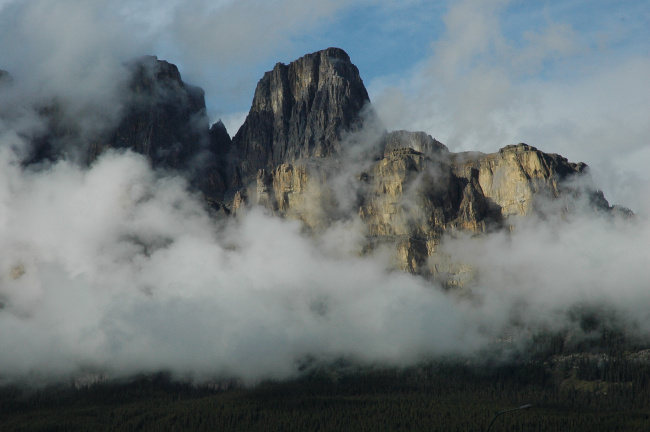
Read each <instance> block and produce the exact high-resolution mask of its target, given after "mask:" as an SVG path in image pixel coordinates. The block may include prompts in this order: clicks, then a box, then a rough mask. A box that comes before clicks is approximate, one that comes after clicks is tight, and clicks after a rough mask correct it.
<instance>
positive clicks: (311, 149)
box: [232, 48, 369, 183]
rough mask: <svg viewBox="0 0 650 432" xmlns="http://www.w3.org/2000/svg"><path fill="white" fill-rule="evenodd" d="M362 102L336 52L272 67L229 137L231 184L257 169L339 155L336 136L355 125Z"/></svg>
mask: <svg viewBox="0 0 650 432" xmlns="http://www.w3.org/2000/svg"><path fill="white" fill-rule="evenodd" d="M368 102H369V98H368V92H367V91H366V88H365V86H364V85H363V81H362V80H361V78H360V76H359V71H358V69H357V68H356V66H354V65H353V64H352V63H351V62H350V58H349V57H348V55H347V54H346V53H345V52H344V51H343V50H341V49H338V48H328V49H326V50H323V51H319V52H316V53H313V54H308V55H306V56H304V57H302V58H300V59H298V60H296V61H294V62H292V63H290V64H289V65H285V64H281V63H278V64H277V65H276V66H275V67H274V68H273V70H272V71H270V72H267V73H266V74H264V77H263V78H262V79H261V80H260V82H259V83H258V84H257V89H256V90H255V96H254V98H253V104H252V106H251V109H250V112H249V114H248V117H247V118H246V121H245V122H244V124H243V125H242V127H241V128H240V129H239V132H237V134H236V135H235V137H234V138H233V155H234V157H235V158H236V161H237V163H236V166H235V167H234V169H235V170H236V173H233V175H232V178H233V183H237V182H238V180H237V179H236V178H239V179H246V178H251V177H252V176H255V175H256V173H257V171H258V170H259V169H266V170H272V169H274V168H275V167H276V166H277V165H279V164H282V163H287V162H293V161H294V160H297V159H299V158H307V157H312V156H316V157H327V156H332V155H334V154H337V153H339V152H340V151H341V145H342V135H343V134H344V133H345V132H346V131H350V130H353V129H356V128H359V127H360V126H361V123H362V118H361V111H362V109H363V107H364V106H365V105H366V104H367V103H368ZM244 182H245V181H244Z"/></svg>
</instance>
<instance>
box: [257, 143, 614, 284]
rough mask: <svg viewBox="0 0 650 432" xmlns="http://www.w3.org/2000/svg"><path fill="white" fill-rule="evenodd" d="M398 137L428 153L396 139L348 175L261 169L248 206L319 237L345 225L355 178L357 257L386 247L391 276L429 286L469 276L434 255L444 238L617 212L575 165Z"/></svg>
mask: <svg viewBox="0 0 650 432" xmlns="http://www.w3.org/2000/svg"><path fill="white" fill-rule="evenodd" d="M389 136H390V134H389ZM398 136H400V137H407V138H408V139H411V138H412V137H414V136H415V137H417V138H418V139H417V140H414V141H412V142H414V143H415V145H414V146H419V147H418V148H420V149H422V150H426V152H427V153H426V154H425V153H423V152H421V151H417V150H415V149H413V148H410V147H406V146H405V144H404V143H408V142H409V141H408V140H407V139H406V138H401V141H399V142H397V143H396V144H391V145H390V146H388V145H387V146H386V149H385V152H384V157H383V158H381V159H379V160H378V161H376V162H374V163H372V164H371V165H369V169H367V170H366V171H363V172H359V173H354V176H350V173H345V169H344V168H343V167H341V166H340V165H333V164H334V162H333V161H332V160H331V158H324V159H317V160H301V161H299V162H297V163H293V164H281V165H279V166H278V167H276V169H274V170H271V171H267V170H264V169H263V170H260V171H259V172H258V176H257V190H256V195H255V199H254V201H253V202H255V203H257V204H258V205H262V206H265V207H266V208H268V209H269V210H270V211H272V212H273V213H274V214H276V215H281V216H283V217H287V218H291V219H298V220H301V221H302V222H303V223H304V224H305V226H307V227H309V228H310V229H311V230H318V229H323V228H325V227H327V226H329V225H330V224H331V223H332V222H333V221H335V220H338V219H340V218H343V217H349V215H350V212H347V213H346V212H342V211H337V210H340V209H341V205H340V202H338V201H337V196H338V195H337V188H338V187H339V185H340V182H338V181H337V179H340V177H341V176H347V177H348V178H351V177H354V178H355V179H356V182H357V183H356V185H355V186H354V187H355V191H356V199H357V203H356V207H355V209H356V210H355V211H354V213H355V214H356V216H357V217H358V218H359V219H360V220H361V221H362V222H363V223H364V224H365V226H366V232H367V235H368V237H367V244H366V246H365V247H364V250H365V251H366V252H370V251H372V250H374V249H376V248H378V247H387V246H388V247H390V248H393V250H394V258H395V265H396V267H397V268H399V269H401V270H404V271H409V272H412V273H418V274H423V275H427V276H431V277H434V278H436V279H438V280H439V281H441V282H443V283H444V284H445V285H446V286H456V285H463V284H464V283H465V282H466V281H467V280H468V279H471V277H472V273H471V271H470V270H469V269H467V268H465V267H464V266H463V265H462V263H455V262H453V261H451V260H449V259H447V258H446V257H443V256H438V255H437V254H436V250H437V246H438V245H439V243H440V240H441V239H442V237H443V236H444V235H449V234H450V233H454V232H457V231H464V232H469V233H473V234H479V233H482V232H485V231H489V230H495V229H503V228H508V226H509V224H510V222H511V219H512V218H515V217H523V216H531V215H536V216H538V217H549V216H552V215H555V216H558V217H565V216H566V215H569V214H571V213H572V212H573V211H575V210H576V208H577V207H578V206H580V205H584V206H587V207H589V206H591V207H592V208H594V209H597V210H600V211H606V212H612V211H618V210H616V209H615V208H613V207H610V206H609V204H608V203H607V201H606V200H605V199H604V197H603V196H602V193H599V192H598V191H596V189H595V188H593V185H592V184H591V181H590V179H589V176H588V175H586V173H587V166H586V165H585V164H583V163H571V162H569V161H567V160H566V159H565V158H563V157H561V156H559V155H555V154H547V153H543V152H541V151H539V150H537V149H536V148H534V147H532V146H529V145H526V144H518V145H512V146H507V147H504V148H502V149H501V150H499V151H498V152H496V153H492V154H482V153H459V154H457V153H450V152H448V151H447V149H446V148H445V147H444V146H443V145H442V144H439V143H438V144H439V145H435V146H430V147H425V146H423V145H422V143H432V142H435V141H434V140H433V139H432V138H430V137H428V138H427V136H426V134H411V133H405V132H400V133H399V135H398ZM393 138H394V136H393ZM385 142H387V143H390V142H391V141H390V140H388V139H386V140H385ZM328 162H329V163H328ZM337 176H338V177H337Z"/></svg>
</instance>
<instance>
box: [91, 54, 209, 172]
mask: <svg viewBox="0 0 650 432" xmlns="http://www.w3.org/2000/svg"><path fill="white" fill-rule="evenodd" d="M130 67H131V69H132V71H133V72H132V78H131V82H130V84H129V88H128V99H127V104H126V107H125V112H124V115H123V117H122V121H121V122H120V124H119V125H118V126H117V128H116V129H115V130H114V132H113V133H111V134H110V135H109V136H108V137H107V138H105V139H100V140H98V142H97V143H95V144H94V145H93V146H92V148H91V150H90V155H89V158H90V160H93V159H94V158H96V157H97V156H98V155H99V154H100V153H101V152H102V151H103V150H104V149H106V148H128V149H131V150H133V151H135V152H137V153H140V154H143V155H145V156H147V158H148V159H149V160H150V161H151V164H152V166H153V167H163V168H172V169H182V168H186V166H187V164H188V163H189V162H190V161H192V159H193V157H194V156H195V155H196V154H197V153H199V152H200V151H201V150H202V149H206V148H207V147H208V145H209V136H208V117H207V114H206V110H205V100H204V93H203V90H202V89H200V88H199V87H194V86H190V85H187V84H185V83H184V82H183V80H182V79H181V75H180V73H179V71H178V68H177V67H176V66H175V65H173V64H171V63H168V62H166V61H162V60H158V59H157V58H156V57H154V56H146V57H142V58H140V59H138V60H136V61H135V62H133V63H132V64H131V65H130Z"/></svg>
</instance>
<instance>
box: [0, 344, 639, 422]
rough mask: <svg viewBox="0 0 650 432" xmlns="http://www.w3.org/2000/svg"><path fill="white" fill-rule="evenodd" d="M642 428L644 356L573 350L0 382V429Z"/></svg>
mask: <svg viewBox="0 0 650 432" xmlns="http://www.w3.org/2000/svg"><path fill="white" fill-rule="evenodd" d="M524 404H532V405H533V408H531V409H529V410H525V411H524V410H522V411H514V412H510V413H506V414H504V415H502V416H499V418H498V419H497V420H496V421H495V423H494V425H493V426H492V429H491V430H492V431H499V430H502V431H505V430H508V431H573V432H580V431H589V432H597V431H608V432H611V431H627V432H630V431H631V432H634V431H647V430H650V366H649V365H648V364H647V363H646V362H636V361H633V360H624V359H616V360H602V359H598V358H591V357H588V356H585V357H576V358H574V359H570V360H569V359H567V360H566V361H559V362H556V363H549V362H537V361H528V362H524V363H519V364H509V365H495V364H490V365H487V364H483V365H480V366H477V365H471V364H465V363H453V362H431V363H427V364H422V365H420V366H418V367H413V368H409V369H406V370H394V369H388V370H387V369H381V370H365V371H357V372H355V373H348V374H340V373H337V372H336V370H332V369H328V368H325V369H320V370H316V371H313V372H312V373H311V374H309V376H305V377H303V378H301V379H296V380H292V381H288V382H268V383H262V384H260V385H258V386H256V387H254V388H250V389H234V390H227V391H214V390H208V389H205V388H196V387H193V386H191V385H189V384H180V383H177V382H174V381H172V380H171V379H170V378H169V377H168V376H167V375H164V374H160V375H156V376H153V377H146V378H142V379H138V380H135V381H133V382H130V383H126V384H119V385H118V384H98V385H94V386H91V387H90V388H86V389H81V390H76V389H72V388H67V389H48V390H38V391H36V390H31V391H26V390H24V389H21V388H16V387H14V388H4V389H2V390H1V391H0V430H2V431H84V430H92V431H109V430H110V431H118V430H119V431H185V430H187V431H373V432H375V431H446V432H449V431H482V430H485V428H486V427H487V425H488V424H489V422H490V421H491V420H492V419H493V418H494V416H495V415H496V413H498V412H499V411H502V410H505V409H508V408H513V407H518V406H521V405H524Z"/></svg>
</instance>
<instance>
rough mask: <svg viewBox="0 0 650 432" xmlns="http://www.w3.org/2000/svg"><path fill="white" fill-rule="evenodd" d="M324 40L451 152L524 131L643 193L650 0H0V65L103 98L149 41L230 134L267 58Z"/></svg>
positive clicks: (397, 124)
mask: <svg viewBox="0 0 650 432" xmlns="http://www.w3.org/2000/svg"><path fill="white" fill-rule="evenodd" d="M329 46H337V47H340V48H343V49H345V50H346V51H347V52H348V53H349V54H350V57H351V58H352V61H353V62H354V63H355V64H356V65H357V66H358V68H359V70H360V73H361V77H362V78H363V80H364V82H365V84H366V86H367V88H368V90H369V93H370V98H371V100H372V103H373V105H374V106H375V109H376V110H377V111H378V112H379V114H380V116H381V117H382V119H383V120H384V122H385V123H386V127H387V128H388V129H409V130H424V131H426V132H428V133H429V134H431V135H433V136H434V137H436V138H437V139H439V140H440V141H442V142H444V143H445V144H447V145H448V146H449V147H450V149H451V150H454V151H461V150H481V151H486V152H491V151H496V150H497V149H498V148H500V147H502V146H504V145H507V144H511V143H516V142H527V143H529V144H532V145H535V146H537V147H538V148H540V149H542V150H544V151H548V152H557V153H560V154H562V155H564V156H566V157H568V158H569V159H570V160H574V161H578V160H579V161H585V162H587V163H588V164H589V165H590V166H591V167H592V168H593V170H594V173H595V175H596V176H598V179H599V180H600V184H602V185H603V189H604V190H605V191H606V193H607V194H608V197H610V198H612V199H613V200H614V201H616V202H623V203H628V204H629V205H630V206H632V207H634V208H635V209H637V210H638V209H639V208H644V209H648V207H650V205H649V204H647V202H650V199H646V198H647V197H648V189H649V188H648V187H647V186H646V185H647V184H648V183H650V179H649V177H650V176H649V175H648V173H647V172H646V171H647V170H646V165H647V163H648V161H650V143H649V138H648V137H649V136H650V102H649V101H650V85H649V84H648V79H647V77H648V76H650V3H649V2H647V1H645V0H631V1H625V2H620V1H613V0H612V1H610V0H597V1H589V0H562V1H560V0H547V1H534V2H533V1H523V0H495V1H489V2H488V1H482V0H453V1H452V0H447V1H443V0H441V1H426V0H402V1H396V0H319V1H316V0H314V1H312V0H275V1H262V0H130V1H126V0H121V1H108V0H89V1H85V2H83V3H79V2H77V1H73V0H33V1H29V2H24V1H20V0H0V67H3V68H5V69H8V70H9V71H10V72H13V73H14V74H18V75H21V76H33V81H34V82H35V83H37V84H36V85H34V86H33V87H35V88H39V89H40V88H47V87H48V86H49V87H52V89H51V92H53V93H56V92H57V91H63V90H64V89H65V90H66V91H69V92H73V93H74V92H76V93H77V94H78V95H79V96H80V97H87V98H89V97H91V96H89V95H93V94H95V93H97V95H98V97H97V98H96V99H100V100H104V99H106V97H105V96H106V95H105V94H104V93H102V92H105V91H107V90H106V87H107V85H106V83H107V82H108V81H110V79H111V77H112V76H113V75H114V71H111V70H110V67H109V66H108V65H109V64H110V61H111V60H124V59H128V58H130V57H133V56H138V55H142V54H156V55H158V57H159V58H162V59H165V60H168V61H170V62H172V63H175V64H177V65H178V66H179V69H180V70H181V73H182V75H183V78H184V79H185V81H187V82H189V83H192V84H195V85H199V86H201V87H202V88H204V89H205V91H206V102H207V106H208V111H209V115H210V118H211V120H212V121H216V120H217V119H219V118H221V119H223V120H224V122H225V123H226V126H227V127H228V130H229V132H230V134H231V135H234V134H235V133H236V130H237V128H238V127H239V125H240V124H241V122H242V121H243V119H244V116H245V114H246V112H247V111H248V109H249V107H250V103H251V100H252V96H253V92H254V90H255V85H256V83H257V81H258V80H259V79H260V78H261V77H262V75H263V73H264V72H265V71H267V70H270V69H271V68H272V67H273V66H274V64H275V63H277V62H283V63H288V62H290V61H292V60H295V59H296V58H298V57H300V56H302V55H303V54H306V53H309V52H313V51H317V50H319V49H323V48H326V47H329ZM630 185H634V187H631V186H630ZM638 185H642V186H643V187H642V190H639V186H638Z"/></svg>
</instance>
